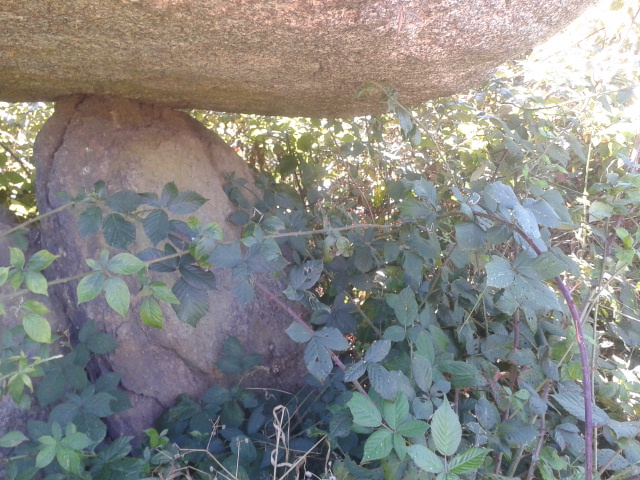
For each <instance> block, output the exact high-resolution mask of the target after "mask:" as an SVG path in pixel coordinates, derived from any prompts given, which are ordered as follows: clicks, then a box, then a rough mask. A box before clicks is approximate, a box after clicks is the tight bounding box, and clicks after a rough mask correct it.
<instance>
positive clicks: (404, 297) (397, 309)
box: [386, 287, 418, 326]
mask: <svg viewBox="0 0 640 480" xmlns="http://www.w3.org/2000/svg"><path fill="white" fill-rule="evenodd" d="M386 298H387V303H388V304H389V306H390V307H391V308H393V311H394V313H395V314H396V318H397V319H398V321H399V322H400V323H401V324H402V325H405V326H409V325H412V324H413V323H414V322H415V320H416V318H417V317H418V302H416V296H415V294H414V293H413V290H412V289H411V287H406V288H405V289H403V290H402V291H401V292H400V293H399V294H397V295H396V294H394V293H389V294H387V297H386Z"/></svg>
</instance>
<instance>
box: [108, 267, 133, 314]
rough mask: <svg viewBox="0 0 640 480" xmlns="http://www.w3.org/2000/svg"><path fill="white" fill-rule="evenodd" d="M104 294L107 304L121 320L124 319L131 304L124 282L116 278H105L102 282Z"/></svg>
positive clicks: (127, 288)
mask: <svg viewBox="0 0 640 480" xmlns="http://www.w3.org/2000/svg"><path fill="white" fill-rule="evenodd" d="M104 294H105V298H106V300H107V304H108V305H109V306H110V307H111V308H112V309H114V310H115V311H116V312H118V313H119V314H120V315H121V316H122V317H123V318H124V317H126V316H127V312H128V311H129V305H130V303H131V293H129V287H128V286H127V284H126V283H125V281H124V280H122V279H121V278H118V277H109V278H107V280H106V281H105V282H104Z"/></svg>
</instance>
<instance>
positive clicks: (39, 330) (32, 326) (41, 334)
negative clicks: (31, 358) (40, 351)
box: [22, 313, 51, 343]
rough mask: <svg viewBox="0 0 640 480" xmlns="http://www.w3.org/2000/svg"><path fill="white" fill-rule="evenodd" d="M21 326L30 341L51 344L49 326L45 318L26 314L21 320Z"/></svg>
mask: <svg viewBox="0 0 640 480" xmlns="http://www.w3.org/2000/svg"><path fill="white" fill-rule="evenodd" d="M22 326H23V327H24V331H25V332H26V334H27V335H28V336H29V338H31V339H32V340H34V341H36V342H40V343H51V325H49V322H48V321H47V319H46V318H44V317H42V316H40V315H36V314H35V313H27V314H26V315H25V316H24V317H23V319H22Z"/></svg>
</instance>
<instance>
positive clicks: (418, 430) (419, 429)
mask: <svg viewBox="0 0 640 480" xmlns="http://www.w3.org/2000/svg"><path fill="white" fill-rule="evenodd" d="M428 429H429V425H428V424H427V423H426V422H423V421H421V420H408V421H406V422H403V423H401V424H400V425H398V433H399V434H400V435H402V436H404V437H417V436H420V435H422V434H423V433H424V432H426V431H427V430H428Z"/></svg>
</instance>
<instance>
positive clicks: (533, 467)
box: [527, 382, 551, 480]
mask: <svg viewBox="0 0 640 480" xmlns="http://www.w3.org/2000/svg"><path fill="white" fill-rule="evenodd" d="M550 387H551V382H547V383H546V384H545V386H544V390H543V392H542V395H541V397H542V399H543V400H544V401H545V403H546V402H547V398H548V397H549V388H550ZM546 416H547V413H546V412H544V413H543V414H542V416H541V417H540V436H539V437H538V443H537V444H536V448H535V450H534V451H533V455H532V456H531V465H530V466H529V473H528V474H527V480H532V479H533V475H534V473H535V471H536V465H537V464H538V460H539V458H540V451H541V450H542V445H543V444H544V437H545V436H546V435H547V427H546V425H545V422H546Z"/></svg>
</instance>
